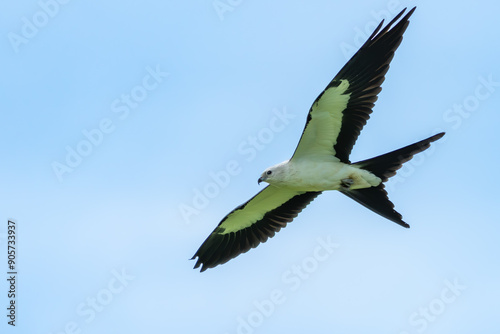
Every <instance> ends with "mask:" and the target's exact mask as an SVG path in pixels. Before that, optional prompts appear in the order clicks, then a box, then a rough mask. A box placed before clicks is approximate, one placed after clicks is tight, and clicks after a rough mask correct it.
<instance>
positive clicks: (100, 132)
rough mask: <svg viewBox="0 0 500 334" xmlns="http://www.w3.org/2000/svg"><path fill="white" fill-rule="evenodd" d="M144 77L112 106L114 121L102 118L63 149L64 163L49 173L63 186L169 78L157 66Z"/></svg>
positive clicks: (52, 165)
mask: <svg viewBox="0 0 500 334" xmlns="http://www.w3.org/2000/svg"><path fill="white" fill-rule="evenodd" d="M145 72H146V74H145V75H144V76H143V78H142V80H141V83H139V84H137V85H135V86H134V87H132V88H131V89H130V91H128V92H127V93H123V94H121V95H120V97H118V98H116V99H114V100H113V101H112V102H111V106H110V109H111V113H112V114H113V117H115V118H116V119H115V120H113V118H111V117H104V118H102V119H101V120H100V121H99V122H97V125H96V126H95V127H94V128H91V129H83V130H82V137H83V138H82V139H81V140H80V141H78V142H77V143H76V144H75V145H74V146H70V145H66V147H65V150H66V156H65V158H64V160H61V161H57V160H54V161H53V162H52V164H51V167H52V171H53V172H54V174H55V176H56V177H57V179H58V180H59V182H62V181H63V179H64V176H65V175H66V174H70V173H72V172H73V171H74V170H75V168H77V167H78V166H80V165H81V164H82V162H83V161H84V159H85V158H86V157H88V156H90V155H91V154H92V152H93V151H94V149H95V148H97V147H99V146H100V145H102V143H103V142H104V139H105V138H106V136H107V135H109V134H111V133H113V131H115V130H116V126H117V124H118V121H124V120H126V119H127V118H128V117H129V115H130V113H131V111H133V110H135V109H137V108H138V107H139V106H140V103H141V102H143V101H144V100H145V99H146V98H147V97H148V96H149V94H150V93H151V92H152V91H154V90H156V89H157V88H158V87H159V86H160V84H161V83H163V82H164V80H165V78H166V77H167V76H168V75H169V74H168V73H167V72H164V71H163V70H162V69H161V68H160V65H156V67H155V68H153V67H151V66H146V69H145Z"/></svg>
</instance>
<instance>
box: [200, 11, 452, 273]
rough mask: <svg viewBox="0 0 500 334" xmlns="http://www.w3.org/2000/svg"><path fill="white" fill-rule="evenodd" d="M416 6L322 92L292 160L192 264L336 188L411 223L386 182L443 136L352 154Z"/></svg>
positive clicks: (207, 261)
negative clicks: (363, 156) (354, 158)
mask: <svg viewBox="0 0 500 334" xmlns="http://www.w3.org/2000/svg"><path fill="white" fill-rule="evenodd" d="M414 10H415V8H413V9H412V10H410V11H409V12H408V13H407V14H406V15H405V16H404V17H402V18H401V16H402V15H403V13H404V12H405V10H403V11H402V12H401V13H399V14H398V15H397V16H396V17H395V18H394V19H393V20H392V21H391V22H390V23H389V24H387V25H386V26H385V27H384V28H382V24H383V21H382V23H380V25H379V26H378V27H377V28H376V29H375V31H374V32H373V34H372V35H371V36H370V37H369V38H368V40H367V41H366V43H365V44H363V46H362V47H361V48H360V50H359V51H358V52H357V53H356V54H355V55H354V56H353V57H352V58H351V59H350V60H349V61H348V62H347V64H346V65H345V66H344V67H343V68H342V69H341V70H340V71H339V73H338V74H337V75H336V76H335V77H334V78H333V80H332V81H331V82H330V83H329V84H328V85H327V87H326V88H325V90H324V91H323V92H321V94H320V95H319V96H318V97H317V98H316V100H315V101H314V102H313V104H312V106H311V109H310V110H309V113H308V115H307V120H306V125H305V127H304V131H303V132H302V136H301V138H300V140H299V144H298V145H297V148H296V149H295V152H294V153H293V155H292V157H291V158H290V159H289V160H287V161H285V162H282V163H279V164H277V165H274V166H272V167H270V168H268V169H266V170H265V171H264V172H263V173H262V175H261V176H260V178H259V180H258V182H259V183H260V182H267V183H269V185H268V186H267V187H265V188H264V189H263V190H261V191H260V192H259V193H258V194H257V195H255V196H254V197H252V198H251V199H250V200H248V201H247V202H245V203H244V204H242V205H240V206H238V207H236V208H235V209H234V210H233V211H231V212H230V213H229V214H228V215H226V217H224V218H223V219H222V220H221V222H220V223H219V225H218V226H217V227H216V228H215V229H214V231H213V232H212V233H211V234H210V235H209V236H208V238H207V239H206V240H205V241H204V242H203V244H202V245H201V246H200V248H199V249H198V251H197V252H196V253H195V255H194V256H193V259H194V258H196V257H198V260H197V262H196V264H195V268H197V267H199V266H202V268H201V271H204V270H206V269H207V268H213V267H215V266H217V265H219V264H223V263H225V262H227V261H229V260H230V259H232V258H234V257H236V256H238V255H239V254H241V253H245V252H246V251H248V250H249V249H251V248H254V247H257V246H258V245H259V244H260V243H262V242H265V241H266V240H267V239H268V238H270V237H273V236H274V235H275V233H276V232H278V231H279V230H280V229H281V228H283V227H285V226H286V225H287V224H288V223H290V222H291V221H292V220H293V219H294V218H295V217H296V216H297V215H298V214H299V213H300V212H301V211H302V209H304V208H305V207H306V206H307V205H308V204H309V203H310V202H311V201H313V200H314V199H315V198H316V197H317V196H318V195H320V194H321V193H322V192H323V191H326V190H337V191H339V192H340V193H342V194H344V195H346V196H347V197H349V198H351V199H353V200H355V201H356V202H358V203H360V204H362V205H363V206H365V207H366V208H368V209H370V210H372V211H374V212H375V213H377V214H379V215H381V216H383V217H385V218H387V219H389V220H391V221H393V222H395V223H397V224H399V225H401V226H403V227H407V228H408V227H409V225H408V224H407V223H406V222H404V221H403V220H402V216H401V214H399V213H398V212H397V211H396V210H394V204H392V202H391V201H390V200H389V198H388V195H387V192H386V191H385V189H384V182H386V181H387V180H388V179H389V178H390V177H392V176H393V175H395V174H396V171H397V170H398V169H399V168H401V166H402V165H403V163H405V162H407V161H408V160H410V159H411V158H412V157H413V155H415V154H417V153H419V152H422V151H424V150H426V149H427V148H429V146H430V143H431V142H434V141H436V140H438V139H439V138H441V137H442V136H443V135H444V133H439V134H436V135H434V136H431V137H429V138H427V139H424V140H421V141H419V142H417V143H414V144H411V145H408V146H405V147H403V148H400V149H397V150H395V151H392V152H389V153H386V154H383V155H380V156H377V157H374V158H371V159H367V160H363V161H359V162H356V163H351V161H350V160H349V155H350V153H351V150H352V148H353V147H354V144H355V143H356V140H357V138H358V136H359V134H360V132H361V130H362V129H363V127H364V125H365V124H366V122H367V120H368V119H369V118H370V114H371V112H372V108H373V106H374V104H375V101H376V100H377V98H378V97H377V94H378V93H379V92H380V91H381V89H382V88H381V87H380V85H381V84H382V82H383V81H384V80H385V74H386V73H387V71H388V69H389V63H390V62H391V60H392V58H393V56H394V52H395V51H396V49H397V48H398V46H399V44H400V43H401V40H402V38H403V37H402V36H403V33H404V32H405V30H406V28H407V27H408V23H409V17H410V16H411V15H412V13H413V12H414ZM400 18H401V20H399V19H400ZM398 20H399V22H398ZM396 22H397V23H396Z"/></svg>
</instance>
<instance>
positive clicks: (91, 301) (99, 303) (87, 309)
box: [49, 268, 135, 334]
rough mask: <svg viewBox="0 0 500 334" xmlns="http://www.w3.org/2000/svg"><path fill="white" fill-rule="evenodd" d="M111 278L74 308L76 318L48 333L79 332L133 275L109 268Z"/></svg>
mask: <svg viewBox="0 0 500 334" xmlns="http://www.w3.org/2000/svg"><path fill="white" fill-rule="evenodd" d="M111 276H112V277H111V278H110V279H109V281H108V283H107V284H106V286H105V287H104V288H102V289H100V290H99V291H97V292H96V293H95V294H92V295H91V296H88V297H87V298H86V299H85V300H84V301H82V302H81V303H79V304H78V305H77V306H76V308H75V313H76V315H77V316H78V318H77V319H76V320H71V321H68V322H67V323H66V324H65V325H64V326H63V328H62V329H60V330H58V331H57V332H51V333H49V334H81V333H83V332H84V331H83V328H84V327H85V326H84V325H85V324H87V325H88V324H89V323H91V322H92V321H94V320H95V319H96V318H97V317H98V316H99V314H100V313H101V312H103V311H105V310H106V309H107V308H109V307H110V304H111V303H112V302H113V300H115V298H117V297H118V295H120V294H121V293H122V292H123V291H124V290H125V288H126V287H127V286H128V285H129V284H130V282H132V281H133V280H134V279H135V276H132V275H130V274H129V273H127V272H126V271H125V269H124V268H122V270H121V271H118V270H115V269H113V270H111Z"/></svg>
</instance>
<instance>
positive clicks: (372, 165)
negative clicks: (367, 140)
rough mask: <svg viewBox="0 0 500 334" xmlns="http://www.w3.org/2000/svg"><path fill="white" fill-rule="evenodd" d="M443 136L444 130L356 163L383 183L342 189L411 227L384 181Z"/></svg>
mask: <svg viewBox="0 0 500 334" xmlns="http://www.w3.org/2000/svg"><path fill="white" fill-rule="evenodd" d="M443 136H444V132H441V133H438V134H436V135H434V136H432V137H429V138H427V139H424V140H421V141H419V142H417V143H414V144H411V145H408V146H405V147H403V148H400V149H399V150H395V151H392V152H389V153H386V154H383V155H379V156H378V157H375V158H371V159H368V160H363V161H359V162H356V163H354V164H353V165H354V166H358V167H360V168H362V169H366V170H368V171H370V172H372V173H373V174H375V175H376V176H378V177H379V178H381V179H382V183H380V184H379V185H378V186H377V187H371V188H364V189H355V190H341V192H342V193H343V194H344V195H346V196H348V197H350V198H352V199H353V200H355V201H356V202H358V203H360V204H362V205H364V206H365V207H367V208H368V209H370V210H372V211H374V212H376V213H378V214H379V215H381V216H382V217H385V218H387V219H389V220H391V221H393V222H395V223H397V224H399V225H401V226H403V227H410V225H408V224H407V223H405V222H404V221H403V220H402V218H403V217H402V216H401V214H400V213H399V212H397V211H396V210H394V204H393V203H392V202H391V201H390V200H389V197H388V196H387V192H386V191H385V189H384V182H386V181H387V180H388V179H389V178H390V177H392V176H394V175H396V171H397V170H398V169H400V168H401V166H403V164H404V163H405V162H407V161H409V160H411V158H413V156H414V155H415V154H417V153H420V152H422V151H425V150H426V149H428V148H429V147H430V144H431V143H432V142H433V141H436V140H438V139H440V138H441V137H443Z"/></svg>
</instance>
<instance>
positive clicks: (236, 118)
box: [0, 0, 500, 334]
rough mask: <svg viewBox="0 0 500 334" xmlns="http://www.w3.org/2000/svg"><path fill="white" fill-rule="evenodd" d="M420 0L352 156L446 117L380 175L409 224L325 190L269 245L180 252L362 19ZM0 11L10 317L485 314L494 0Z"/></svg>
mask: <svg viewBox="0 0 500 334" xmlns="http://www.w3.org/2000/svg"><path fill="white" fill-rule="evenodd" d="M414 5H417V6H418V8H417V10H416V12H415V13H414V15H413V16H412V18H411V23H410V26H409V28H408V30H407V31H406V33H405V35H404V40H403V42H402V44H401V46H400V48H399V49H398V51H397V53H396V55H395V58H394V60H393V62H392V63H391V68H390V70H389V72H388V75H387V76H386V81H385V82H384V84H383V86H382V87H383V91H382V92H381V93H380V95H379V100H378V101H377V103H376V106H375V108H374V113H373V115H372V118H371V119H370V120H369V122H368V124H367V126H366V127H365V129H364V130H363V132H362V133H361V136H360V137H359V140H358V142H357V145H356V146H355V148H354V150H353V153H352V156H351V157H352V160H353V161H356V160H363V159H366V158H369V157H372V156H375V155H378V154H382V153H385V152H387V151H390V150H393V149H397V148H399V147H402V146H404V145H407V144H410V143H413V142H415V141H418V140H420V139H423V138H426V137H428V136H430V135H432V134H434V133H437V132H438V131H446V132H447V134H446V136H445V137H444V138H443V139H442V140H441V141H439V142H437V143H435V145H434V146H433V148H432V150H429V151H427V152H425V153H423V154H422V155H420V156H419V157H417V158H415V159H414V160H412V161H411V162H410V163H408V164H407V165H406V166H405V167H404V168H403V169H401V170H400V172H399V173H398V175H397V176H396V177H394V179H393V180H391V181H390V182H389V183H388V184H387V189H388V190H389V194H390V198H391V199H392V201H393V202H394V203H395V205H396V209H397V210H398V211H399V212H401V213H402V214H403V216H404V219H405V221H407V222H408V223H409V224H410V225H411V228H410V229H409V230H407V229H403V228H401V227H399V226H398V225H396V224H394V223H391V222H390V221H388V220H385V219H383V218H381V217H379V216H377V215H375V214H374V213H373V212H370V211H369V210H366V209H365V208H363V207H362V206H360V205H359V204H357V203H355V202H354V201H351V200H349V199H348V198H346V197H345V196H341V195H340V194H338V193H334V192H332V193H325V194H323V195H321V196H320V197H318V198H317V199H316V200H315V201H314V202H313V203H311V205H310V206H309V207H308V208H307V209H306V210H304V212H302V213H301V214H300V215H299V217H298V218H297V219H296V220H294V222H293V223H291V224H290V225H289V226H288V227H287V228H285V229H283V230H282V231H280V232H279V233H278V234H277V235H276V236H275V237H274V238H273V239H271V240H270V241H268V242H267V243H265V244H263V245H260V246H259V247H258V248H256V249H253V250H251V251H250V252H248V253H246V254H244V255H241V256H239V257H238V258H236V259H234V260H232V261H230V262H228V263H227V264H225V265H223V266H219V267H217V268H215V269H211V270H208V271H206V272H204V273H201V274H200V273H199V272H198V271H196V270H193V269H192V266H193V265H194V261H189V260H188V259H189V258H190V257H191V256H192V255H193V254H194V252H195V251H196V249H197V248H198V247H199V245H200V244H201V243H202V242H203V240H204V239H205V238H206V237H207V235H208V234H209V233H210V232H211V231H212V230H213V228H214V227H215V226H216V225H217V223H218V222H219V221H220V219H221V218H222V217H223V216H224V215H225V214H226V213H228V212H229V211H230V210H232V209H233V208H234V207H236V206H237V205H239V204H241V203H243V202H244V201H246V200H247V199H248V198H250V197H251V196H253V195H254V194H255V193H257V192H258V191H259V190H260V189H261V188H262V185H261V186H258V185H257V182H256V181H257V178H258V176H259V175H260V173H261V172H262V170H264V169H265V168H266V167H268V166H270V165H273V164H275V163H278V162H281V161H283V160H286V159H288V158H289V157H290V156H291V154H292V153H293V150H294V148H295V146H296V144H297V141H298V139H299V137H300V134H301V131H302V129H303V126H304V121H305V118H306V114H307V111H308V109H309V107H310V105H311V103H312V101H313V100H314V99H315V98H316V96H317V95H318V94H319V93H320V92H321V91H322V90H323V88H324V87H325V86H326V85H327V84H328V82H329V81H330V80H331V79H332V78H333V76H334V75H335V74H336V73H337V71H338V70H339V69H340V68H341V67H342V66H343V65H344V63H345V62H346V61H347V59H348V58H349V57H350V56H351V55H352V54H353V53H354V51H355V50H356V49H357V47H358V46H359V44H360V43H361V42H363V41H364V38H366V36H368V35H369V34H370V33H371V31H372V29H373V28H374V26H375V25H376V24H377V23H378V22H379V21H380V20H381V19H382V18H392V17H393V16H394V15H395V14H396V13H397V12H399V11H400V10H401V9H402V8H404V7H413V6H414ZM0 9H1V10H0V16H1V20H0V22H1V23H0V32H1V36H3V37H2V38H0V44H1V50H2V52H1V53H0V57H1V60H2V62H1V63H2V64H3V67H2V79H1V80H0V85H1V91H2V101H3V103H2V104H3V107H2V110H3V112H2V113H1V116H0V117H1V120H0V129H1V131H0V135H1V136H2V140H0V153H1V155H2V157H3V162H2V164H1V165H0V194H1V195H0V196H1V197H0V201H1V203H2V205H1V206H0V208H1V210H0V217H1V219H0V253H1V254H3V255H1V256H0V258H1V259H2V260H1V262H2V265H1V266H0V267H1V268H3V269H2V275H1V276H2V277H7V274H6V272H7V269H6V265H7V263H6V261H7V260H6V258H7V253H6V248H7V246H6V242H7V239H6V237H7V234H6V233H7V221H8V219H14V220H15V222H16V224H17V238H18V239H17V241H18V244H17V247H18V250H17V251H18V253H17V261H18V263H17V271H18V277H17V287H16V289H17V293H18V295H17V299H16V306H17V308H16V311H17V319H16V327H18V328H16V329H13V328H12V326H9V325H7V317H6V316H5V315H6V312H7V311H6V307H7V305H8V304H7V303H8V302H9V299H8V298H7V297H6V295H7V291H8V289H9V287H8V285H7V281H6V279H2V280H1V281H2V282H3V283H1V284H0V295H1V296H2V298H0V301H1V303H2V306H1V309H2V310H4V311H2V312H3V313H4V314H2V317H1V318H2V319H3V320H2V321H1V323H0V328H1V331H2V333H3V332H6V333H10V332H14V331H15V330H17V333H42V334H49V333H53V334H55V333H110V332H116V333H118V332H121V333H137V332H144V333H145V332H154V333H173V332H182V333H196V332H203V333H221V334H224V333H231V334H232V333H246V334H249V333H276V332H278V331H279V332H289V333H303V332H304V331H317V332H320V333H366V332H368V331H369V332H370V333H395V334H414V333H471V332H481V333H496V332H497V330H498V328H499V327H500V320H499V319H498V309H499V308H500V289H499V288H498V282H499V278H500V277H499V276H500V267H499V262H498V254H499V253H500V245H499V243H498V235H499V233H500V226H499V224H498V218H497V217H498V213H497V212H498V210H497V206H498V204H499V197H498V190H497V189H498V187H499V186H500V180H499V178H498V177H497V172H498V165H499V162H500V161H499V156H498V143H499V138H500V137H499V132H498V129H497V126H498V124H499V122H500V116H499V113H498V110H499V109H498V106H499V105H500V67H499V66H498V59H500V49H499V48H498V44H499V38H498V34H497V33H498V31H499V29H500V26H499V24H498V18H497V13H498V10H499V8H498V4H497V3H496V2H494V1H483V2H481V3H477V2H461V3H460V4H459V5H457V4H456V2H451V1H440V2H435V1H418V2H413V1H406V0H399V1H398V0H390V1H387V0H381V1H356V2H338V1H309V2H307V3H305V2H302V1H275V2H272V3H268V2H264V1H260V2H259V1H245V0H241V1H236V0H234V1H229V0H221V1H212V0H208V1H191V2H187V1H186V2H179V1H177V2H173V1H142V2H133V1H125V2H123V1H121V2H118V1H106V2H104V3H102V2H101V3H96V2H82V1H62V0H59V1H57V0H40V1H26V0H23V1H17V2H9V3H7V2H4V3H2V5H1V6H0ZM186 208H189V210H188V211H186ZM186 212H189V213H188V214H186Z"/></svg>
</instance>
